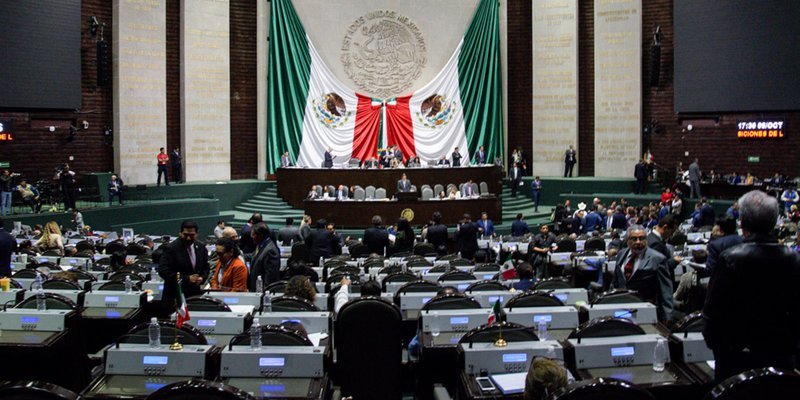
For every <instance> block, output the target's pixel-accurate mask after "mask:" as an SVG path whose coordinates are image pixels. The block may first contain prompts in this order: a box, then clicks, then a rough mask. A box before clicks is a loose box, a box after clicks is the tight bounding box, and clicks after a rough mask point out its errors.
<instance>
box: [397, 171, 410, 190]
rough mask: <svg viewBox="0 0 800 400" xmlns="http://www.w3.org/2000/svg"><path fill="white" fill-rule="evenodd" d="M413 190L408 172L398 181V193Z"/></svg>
mask: <svg viewBox="0 0 800 400" xmlns="http://www.w3.org/2000/svg"><path fill="white" fill-rule="evenodd" d="M410 191H411V181H409V180H408V178H407V177H406V174H403V177H402V178H400V180H399V181H397V192H398V193H407V192H410Z"/></svg>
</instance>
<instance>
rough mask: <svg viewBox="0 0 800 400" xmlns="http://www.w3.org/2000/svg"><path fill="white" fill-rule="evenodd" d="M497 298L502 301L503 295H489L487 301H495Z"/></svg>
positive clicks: (492, 302)
mask: <svg viewBox="0 0 800 400" xmlns="http://www.w3.org/2000/svg"><path fill="white" fill-rule="evenodd" d="M498 300H500V302H501V303H502V302H503V296H489V303H491V304H494V303H497V301H498Z"/></svg>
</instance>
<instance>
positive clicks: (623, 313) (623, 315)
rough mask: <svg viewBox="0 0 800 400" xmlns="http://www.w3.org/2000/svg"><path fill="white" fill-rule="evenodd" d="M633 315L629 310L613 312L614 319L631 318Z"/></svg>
mask: <svg viewBox="0 0 800 400" xmlns="http://www.w3.org/2000/svg"><path fill="white" fill-rule="evenodd" d="M632 316H633V313H632V312H631V310H617V311H614V318H627V317H632Z"/></svg>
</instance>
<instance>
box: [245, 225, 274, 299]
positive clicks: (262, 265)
mask: <svg viewBox="0 0 800 400" xmlns="http://www.w3.org/2000/svg"><path fill="white" fill-rule="evenodd" d="M251 236H252V237H253V242H254V243H256V250H255V251H254V252H253V260H252V261H251V262H250V276H249V278H248V279H247V288H248V290H250V291H251V292H255V291H256V282H258V277H259V276H260V277H261V280H262V281H263V282H264V287H266V286H267V285H269V284H270V283H272V282H277V281H279V280H280V272H281V252H280V249H278V246H277V245H276V244H275V242H273V241H272V239H271V238H270V236H271V235H270V231H269V227H268V226H267V224H265V223H263V222H259V223H257V224H255V225H253V230H252V232H251Z"/></svg>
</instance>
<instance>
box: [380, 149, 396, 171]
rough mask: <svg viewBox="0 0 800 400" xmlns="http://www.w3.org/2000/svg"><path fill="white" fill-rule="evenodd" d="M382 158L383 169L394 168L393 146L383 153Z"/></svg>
mask: <svg viewBox="0 0 800 400" xmlns="http://www.w3.org/2000/svg"><path fill="white" fill-rule="evenodd" d="M380 157H381V165H382V166H383V168H390V167H391V166H392V158H393V157H394V152H393V151H392V146H389V147H387V148H385V149H384V150H383V151H381V154H380Z"/></svg>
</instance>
